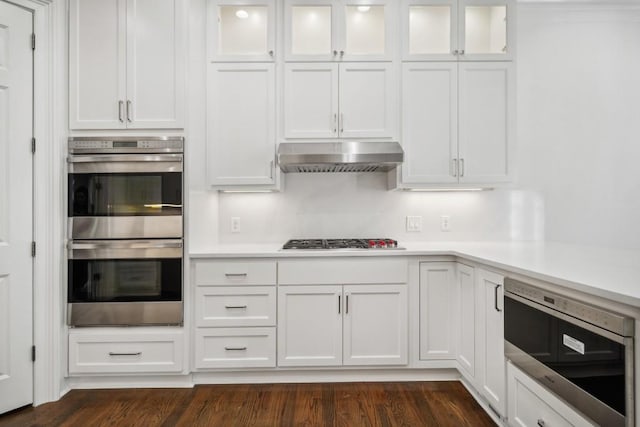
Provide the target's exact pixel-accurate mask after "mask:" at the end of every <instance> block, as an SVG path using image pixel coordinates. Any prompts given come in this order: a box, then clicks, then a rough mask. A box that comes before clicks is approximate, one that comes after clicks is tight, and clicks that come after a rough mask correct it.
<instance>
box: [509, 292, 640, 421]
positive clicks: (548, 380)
mask: <svg viewBox="0 0 640 427" xmlns="http://www.w3.org/2000/svg"><path fill="white" fill-rule="evenodd" d="M504 300H505V302H504V306H505V308H504V311H505V317H504V333H505V356H506V358H507V359H510V360H511V361H512V363H513V364H515V365H516V366H518V367H519V368H521V369H522V370H523V371H525V372H526V373H527V374H529V375H530V376H531V377H533V378H535V379H536V380H537V381H538V382H540V383H541V384H542V385H544V386H546V387H547V388H548V389H550V390H552V391H553V392H555V393H556V394H557V395H559V396H560V397H561V398H562V399H564V400H565V401H566V402H568V403H569V404H571V405H572V406H574V407H575V408H576V409H577V410H579V411H580V412H582V413H583V414H585V415H586V416H587V417H589V418H591V419H592V420H593V421H595V422H597V423H598V424H599V425H603V426H604V425H606V426H632V425H634V424H633V419H634V417H633V413H634V399H633V395H634V389H633V388H634V378H633V371H634V370H633V363H634V357H633V338H629V337H622V336H619V335H617V334H614V333H612V332H609V331H607V330H604V329H602V328H599V327H597V326H594V325H592V324H590V323H587V322H584V321H582V320H580V319H577V318H574V317H572V316H568V315H565V314H564V313H561V312H559V311H556V310H553V309H551V308H548V307H545V306H542V305H540V304H536V303H535V302H532V301H529V300H527V299H525V298H522V297H520V296H519V295H514V294H511V293H509V292H505V298H504Z"/></svg>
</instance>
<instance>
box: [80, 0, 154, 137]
mask: <svg viewBox="0 0 640 427" xmlns="http://www.w3.org/2000/svg"><path fill="white" fill-rule="evenodd" d="M69 21H70V22H69V127H70V128H71V129H124V128H125V127H126V111H125V110H126V105H125V102H126V93H125V91H126V68H125V57H126V52H125V50H126V41H125V35H126V32H125V23H126V0H71V1H70V2H69ZM163 48H164V47H163ZM153 75H155V72H154V74H153ZM153 75H152V77H153ZM156 90H159V88H158V89H156Z"/></svg>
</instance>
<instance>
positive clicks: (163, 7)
mask: <svg viewBox="0 0 640 427" xmlns="http://www.w3.org/2000/svg"><path fill="white" fill-rule="evenodd" d="M184 19H185V12H184V3H183V1H182V0H70V3H69V127H70V128H71V129H179V128H182V127H184V96H185V82H184V80H185V74H184V73H185V71H184V70H185V67H184V64H185V62H186V58H185V55H184V52H186V46H185V42H184V41H185V25H184Z"/></svg>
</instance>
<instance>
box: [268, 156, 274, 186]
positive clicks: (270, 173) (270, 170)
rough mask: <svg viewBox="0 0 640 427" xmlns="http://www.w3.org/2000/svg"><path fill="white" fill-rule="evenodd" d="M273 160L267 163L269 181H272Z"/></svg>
mask: <svg viewBox="0 0 640 427" xmlns="http://www.w3.org/2000/svg"><path fill="white" fill-rule="evenodd" d="M273 169H274V167H273V160H271V161H270V162H269V179H271V180H272V181H273Z"/></svg>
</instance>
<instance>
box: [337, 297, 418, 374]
mask: <svg viewBox="0 0 640 427" xmlns="http://www.w3.org/2000/svg"><path fill="white" fill-rule="evenodd" d="M344 298H345V310H344V364H345V365H406V364H407V354H408V349H407V339H408V329H407V287H406V285H371V286H365V285H353V286H345V287H344Z"/></svg>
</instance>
